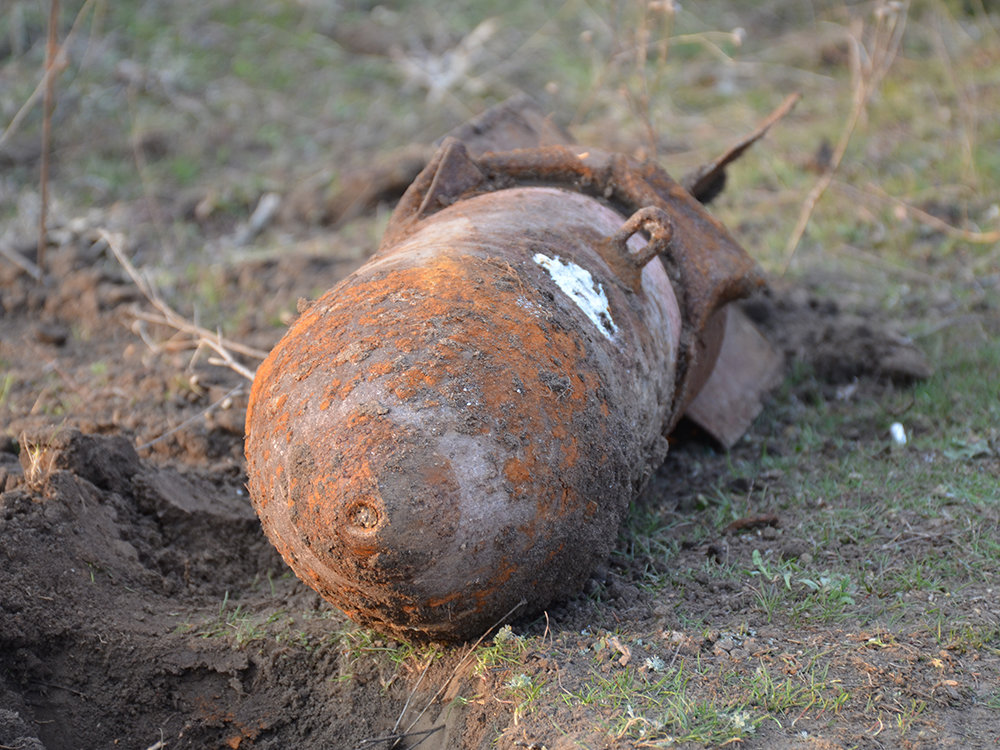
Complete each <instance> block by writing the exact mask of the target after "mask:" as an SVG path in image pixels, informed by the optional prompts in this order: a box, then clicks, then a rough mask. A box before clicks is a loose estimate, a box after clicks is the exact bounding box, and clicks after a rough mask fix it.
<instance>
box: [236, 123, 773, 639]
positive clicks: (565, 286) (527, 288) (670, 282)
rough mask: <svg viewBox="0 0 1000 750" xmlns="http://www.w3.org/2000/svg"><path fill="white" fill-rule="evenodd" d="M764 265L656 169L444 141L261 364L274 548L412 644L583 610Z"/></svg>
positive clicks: (255, 490) (617, 159) (256, 469)
mask: <svg viewBox="0 0 1000 750" xmlns="http://www.w3.org/2000/svg"><path fill="white" fill-rule="evenodd" d="M643 234H645V235H646V236H645V237H644V236H643ZM656 258H661V259H662V260H663V262H660V260H655V259H656ZM654 260H655V262H650V261H654ZM753 268H754V266H753V263H752V261H750V259H749V258H748V257H747V256H746V254H745V253H743V251H742V250H741V249H740V248H739V246H738V245H736V243H735V242H733V241H732V240H731V238H730V237H729V235H728V234H727V233H726V232H725V230H724V229H723V228H722V227H721V226H720V225H719V224H718V223H717V222H715V221H714V220H713V219H711V217H709V216H708V214H706V213H705V212H704V210H703V209H702V208H701V206H699V205H698V203H697V202H696V201H695V200H694V199H692V198H691V197H690V196H689V195H687V193H685V192H684V190H683V189H682V188H681V187H680V186H679V185H677V184H676V183H674V182H673V181H672V180H671V179H670V178H669V176H668V175H667V174H666V173H665V172H663V171H662V170H660V169H659V168H658V167H656V166H655V165H650V164H637V163H634V162H631V161H629V160H628V159H625V158H624V157H621V156H618V155H609V154H599V153H596V152H590V153H581V152H579V151H578V150H574V149H571V148H568V147H563V146H552V147H549V148H543V149H529V150H523V151H514V152H508V153H504V154H492V153H487V154H484V155H482V156H481V157H479V158H477V159H475V160H473V159H471V158H470V157H469V156H468V155H467V153H466V151H465V148H464V147H463V146H462V144H461V143H460V142H458V141H455V140H450V141H447V142H446V143H445V144H444V145H443V147H442V148H441V150H440V151H439V152H438V154H437V156H436V157H435V159H434V160H433V161H432V162H431V164H430V165H429V166H428V168H427V169H426V170H425V171H424V172H423V173H421V175H420V176H419V177H418V178H417V180H416V181H415V182H414V184H413V186H411V188H410V190H409V191H408V192H407V194H406V195H405V196H404V197H403V199H402V201H401V202H400V205H399V207H398V208H397V210H396V212H395V213H394V215H393V219H392V221H391V222H390V226H389V228H388V230H387V233H386V238H385V240H384V241H383V244H382V247H381V248H380V251H379V252H378V253H377V254H376V256H375V257H374V258H373V259H372V260H371V261H369V262H368V263H367V264H365V265H364V266H363V267H362V268H361V269H359V270H358V271H357V272H355V273H354V274H352V275H351V276H350V277H348V278H347V279H346V280H345V281H343V282H342V283H341V284H339V285H337V286H336V287H334V288H333V289H332V290H331V291H330V292H328V293H327V294H326V295H325V296H323V297H322V298H321V299H320V300H318V301H317V302H316V303H315V304H314V305H313V306H312V307H310V308H309V309H308V310H307V311H306V312H305V313H304V314H303V315H302V317H301V318H300V319H299V320H298V321H296V323H295V324H294V325H293V326H292V328H291V329H290V330H289V332H288V333H287V334H286V336H285V337H284V338H283V339H282V340H281V342H279V344H278V345H277V347H275V349H274V350H273V351H272V352H271V354H270V356H269V357H268V358H267V360H266V361H265V362H264V363H263V364H262V366H261V367H260V369H259V370H258V373H257V377H256V379H255V381H254V387H253V392H252V394H251V399H250V408H249V409H248V413H247V443H246V451H247V457H248V470H249V475H250V490H251V496H252V498H253V501H254V504H255V507H256V509H257V511H258V514H259V515H260V518H261V522H262V524H263V526H264V529H265V531H266V532H267V534H268V536H269V537H270V538H271V540H272V541H273V542H274V544H275V545H276V546H277V548H278V550H279V551H280V552H281V554H282V555H283V556H284V558H285V560H286V561H287V562H288V563H289V565H290V566H291V567H292V568H293V569H294V570H295V572H296V573H297V574H298V575H299V576H300V577H301V578H303V579H304V580H305V581H306V582H308V583H309V584H310V585H311V586H313V587H314V588H315V589H316V590H317V591H319V592H320V593H321V594H322V595H323V596H324V597H326V598H327V599H328V600H330V601H331V602H333V603H334V604H336V605H337V606H338V607H340V608H342V609H343V610H344V611H345V612H347V613H348V614H349V615H350V616H351V617H352V618H354V619H356V620H358V621H360V622H362V623H365V624H368V625H372V626H374V627H377V628H378V629H380V630H383V631H386V632H389V633H393V634H395V635H399V636H402V637H406V638H414V639H437V640H449V639H462V638H469V637H475V636H477V635H479V634H481V633H482V632H483V631H484V630H485V629H486V628H488V627H489V626H491V625H492V624H494V623H495V622H496V621H497V620H498V619H499V618H501V617H502V616H503V615H504V614H505V613H507V612H508V611H510V610H511V609H512V608H514V607H516V606H517V605H518V604H519V603H521V602H523V609H522V610H521V613H523V614H526V613H528V612H530V611H538V610H539V609H541V608H543V607H545V606H547V605H548V604H549V603H550V602H552V601H554V600H556V599H559V598H563V597H565V596H567V595H571V594H573V593H574V592H575V591H577V590H578V589H579V588H580V586H581V585H582V583H583V582H584V581H585V580H586V578H587V576H588V575H589V573H590V571H591V570H592V568H593V566H594V565H595V564H596V562H598V561H599V560H600V559H602V558H603V557H605V556H606V555H607V554H608V552H609V551H610V548H611V545H612V544H613V543H614V540H615V538H616V532H617V529H618V527H619V524H620V521H621V519H622V517H623V515H624V513H625V511H626V509H627V507H628V503H629V501H630V499H631V498H632V497H633V496H634V494H635V493H636V492H637V490H638V489H639V488H640V487H641V486H642V484H643V483H644V482H645V480H646V478H647V477H648V476H649V474H650V473H651V472H652V471H653V470H654V469H655V468H656V466H658V465H659V463H660V462H661V461H662V459H663V457H664V455H665V453H666V447H667V444H666V441H665V439H664V437H663V434H664V430H665V429H667V428H669V427H670V426H672V424H673V423H674V422H675V421H676V419H677V418H678V417H679V416H680V413H681V411H682V409H683V406H684V405H685V404H686V403H687V402H688V401H689V400H690V399H691V397H693V395H695V394H696V393H697V390H698V387H699V385H700V382H703V381H704V380H705V378H707V377H708V374H709V372H710V371H711V362H712V360H713V359H714V356H715V353H716V352H717V351H718V336H719V335H721V327H720V326H719V325H718V323H715V324H713V323H712V321H713V320H721V319H718V318H717V312H718V310H719V309H720V308H721V307H722V306H723V305H724V304H725V303H726V302H728V301H729V300H731V299H733V298H734V297H737V296H740V295H742V294H745V293H746V291H747V290H748V289H749V288H750V287H751V286H752V285H753V284H754V283H755V281H756V277H755V275H754V271H753ZM713 330H714V331H715V334H713Z"/></svg>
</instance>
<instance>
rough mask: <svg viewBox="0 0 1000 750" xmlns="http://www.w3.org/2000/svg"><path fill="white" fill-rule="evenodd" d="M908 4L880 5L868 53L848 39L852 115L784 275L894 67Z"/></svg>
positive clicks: (803, 218)
mask: <svg viewBox="0 0 1000 750" xmlns="http://www.w3.org/2000/svg"><path fill="white" fill-rule="evenodd" d="M908 8H909V5H908V3H901V2H887V3H883V4H881V5H879V7H878V8H877V9H876V12H875V28H874V29H873V31H872V34H871V43H870V45H869V47H870V49H866V48H865V46H864V43H863V41H862V39H861V36H862V34H861V33H860V32H859V33H851V34H849V35H848V41H849V42H850V52H851V70H852V76H853V78H854V94H853V97H852V102H851V112H850V114H849V115H848V116H847V121H846V122H845V123H844V128H843V130H842V131H841V133H840V138H839V139H838V140H837V145H836V148H834V150H833V155H832V156H831V157H830V162H829V164H828V165H827V167H826V170H825V171H824V172H823V174H822V175H821V176H820V178H819V180H817V181H816V184H815V185H813V188H812V190H810V191H809V194H808V195H807V196H806V199H805V200H804V201H803V203H802V207H801V209H800V210H799V218H798V220H797V221H796V223H795V228H794V229H793V230H792V233H791V235H790V236H789V238H788V243H787V245H786V246H785V265H784V268H783V272H785V271H787V270H788V267H789V266H790V265H791V262H792V258H793V257H794V256H795V251H796V249H797V248H798V246H799V242H800V241H801V240H802V235H803V234H805V231H806V226H808V224H809V219H810V218H811V217H812V214H813V210H814V209H815V208H816V204H817V203H818V202H819V199H820V198H822V197H823V193H825V192H826V189H827V188H828V187H830V183H831V182H832V181H833V176H834V174H836V172H837V169H838V168H839V167H840V162H841V161H843V159H844V154H845V153H847V147H848V146H849V145H850V142H851V136H852V135H853V134H854V130H855V128H856V127H857V125H858V121H859V120H860V119H861V116H862V115H863V114H864V112H865V109H866V108H867V106H868V102H869V100H870V99H871V97H872V94H874V93H875V91H876V90H877V89H878V86H879V84H880V83H881V82H882V79H883V78H884V77H885V75H886V74H887V73H888V72H889V69H890V68H891V67H892V62H893V60H895V58H896V52H897V51H898V50H899V45H900V42H901V41H902V38H903V30H904V29H905V28H906V14H907V11H908Z"/></svg>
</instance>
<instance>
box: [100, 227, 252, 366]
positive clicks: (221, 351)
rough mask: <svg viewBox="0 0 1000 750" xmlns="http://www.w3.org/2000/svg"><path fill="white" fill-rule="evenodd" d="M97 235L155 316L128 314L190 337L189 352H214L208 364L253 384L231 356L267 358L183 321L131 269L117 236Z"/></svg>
mask: <svg viewBox="0 0 1000 750" xmlns="http://www.w3.org/2000/svg"><path fill="white" fill-rule="evenodd" d="M99 234H100V237H101V239H102V240H103V241H104V242H106V243H107V245H108V247H109V248H110V249H111V252H112V253H114V256H115V258H116V259H117V260H118V262H119V263H120V264H121V266H122V268H124V269H125V273H127V274H128V275H129V278H131V279H132V282H133V283H134V284H135V285H136V286H137V287H138V288H139V291H140V292H142V295H143V296H144V297H145V298H146V299H147V300H148V301H149V303H150V304H151V305H152V306H153V307H154V308H155V309H156V311H157V313H158V314H152V313H147V312H143V311H142V310H132V311H131V313H132V315H133V316H134V317H136V318H138V319H140V320H146V321H149V322H151V323H158V324H161V325H165V326H168V327H170V328H173V329H174V330H176V331H178V332H180V333H182V334H186V335H188V336H190V337H191V343H190V346H191V347H192V348H195V349H203V348H208V349H211V350H212V351H213V352H215V354H216V355H217V356H216V357H213V358H211V359H209V362H210V363H211V364H214V365H218V366H220V367H228V368H229V369H230V370H233V371H234V372H236V373H239V374H240V375H242V376H243V377H244V378H246V379H247V380H249V381H252V380H253V378H254V371H253V370H250V369H248V368H247V367H245V366H244V365H242V364H241V363H240V362H238V361H237V360H236V358H235V356H234V354H233V353H234V352H235V353H237V354H242V355H243V356H246V357H250V358H252V359H257V360H262V359H264V358H265V357H266V356H267V352H265V351H261V350H260V349H255V348H254V347H251V346H246V345H245V344H241V343H239V342H238V341H232V340H230V339H227V338H224V337H223V336H222V333H221V332H219V331H216V332H215V333H213V332H212V331H209V330H208V329H207V328H202V327H201V326H199V325H196V324H195V323H192V322H191V321H189V320H188V319H187V318H185V317H184V316H182V315H181V314H180V313H178V312H177V311H175V310H174V309H173V308H172V307H170V305H168V304H167V303H166V302H165V301H164V300H163V298H162V297H160V295H159V293H158V292H157V291H156V288H155V287H154V286H153V285H152V284H151V283H150V282H149V281H148V280H147V279H145V278H144V277H143V276H142V274H140V273H139V271H138V270H137V269H136V267H135V266H134V265H132V262H131V261H130V260H129V259H128V257H127V256H126V255H125V251H124V250H123V249H122V238H121V236H120V235H116V234H112V233H110V232H107V231H105V230H100V232H99Z"/></svg>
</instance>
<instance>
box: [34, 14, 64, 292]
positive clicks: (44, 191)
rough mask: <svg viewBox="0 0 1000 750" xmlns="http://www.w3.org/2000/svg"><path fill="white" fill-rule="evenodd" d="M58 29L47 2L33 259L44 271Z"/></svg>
mask: <svg viewBox="0 0 1000 750" xmlns="http://www.w3.org/2000/svg"><path fill="white" fill-rule="evenodd" d="M58 27H59V0H49V36H48V41H47V42H46V44H45V96H44V98H43V103H42V169H41V178H40V182H41V185H40V186H39V191H40V193H41V199H42V205H41V209H40V210H39V212H38V253H37V255H36V257H35V260H36V262H37V263H38V268H39V270H40V271H42V272H43V273H44V271H45V245H46V243H47V242H48V234H47V232H46V229H45V223H46V220H47V219H48V214H49V156H50V154H49V152H50V147H51V145H52V109H53V101H52V98H53V95H54V92H55V84H56V77H55V74H54V71H56V54H57V51H58V47H57V45H56V36H57V30H58Z"/></svg>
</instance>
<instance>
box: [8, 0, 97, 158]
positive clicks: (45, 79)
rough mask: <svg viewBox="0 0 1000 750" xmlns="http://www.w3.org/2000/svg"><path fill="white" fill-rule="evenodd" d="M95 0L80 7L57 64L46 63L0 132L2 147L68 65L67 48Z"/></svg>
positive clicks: (89, 0) (59, 49) (60, 47)
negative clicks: (21, 102)
mask: <svg viewBox="0 0 1000 750" xmlns="http://www.w3.org/2000/svg"><path fill="white" fill-rule="evenodd" d="M94 2H95V0H87V1H86V2H85V3H84V4H83V5H82V6H81V7H80V10H79V12H78V13H77V14H76V18H75V19H74V20H73V26H72V27H70V30H69V32H68V33H67V34H66V38H65V39H63V42H62V44H61V45H60V46H59V48H58V52H57V54H56V62H57V64H56V65H55V66H53V67H51V68H50V67H49V66H48V65H46V69H45V74H44V75H43V76H42V79H41V80H40V81H39V82H38V85H37V86H35V90H34V91H32V92H31V95H30V96H29V97H28V98H27V99H26V100H25V102H24V104H22V105H21V108H20V109H19V110H17V112H16V113H15V114H14V117H12V118H11V121H10V123H9V124H8V125H7V127H6V128H5V129H4V131H3V133H2V134H0V148H3V147H4V145H5V144H6V143H7V141H8V140H10V139H11V138H12V137H13V135H14V133H16V132H17V130H18V128H19V127H20V126H21V123H22V122H23V121H24V118H25V117H27V116H28V113H29V112H31V110H32V108H33V107H34V106H35V103H36V102H37V101H38V97H40V96H42V94H43V93H44V92H45V90H46V88H47V87H48V85H49V79H51V78H52V77H54V76H56V75H58V74H59V73H60V71H62V69H63V68H65V67H66V50H67V49H68V48H69V44H70V42H71V41H72V40H73V37H74V36H76V32H77V29H78V28H79V26H80V22H81V21H82V20H83V18H84V16H85V15H86V14H87V11H88V10H90V6H92V5H93V4H94Z"/></svg>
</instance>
